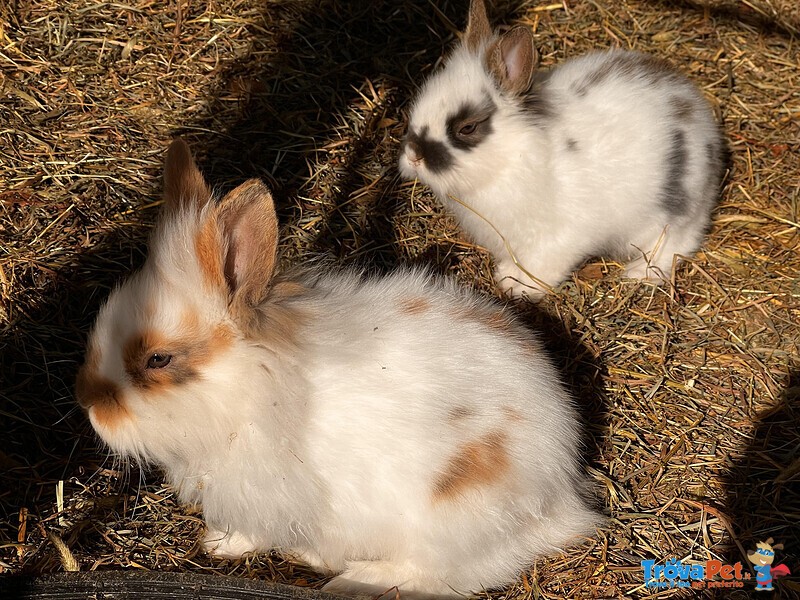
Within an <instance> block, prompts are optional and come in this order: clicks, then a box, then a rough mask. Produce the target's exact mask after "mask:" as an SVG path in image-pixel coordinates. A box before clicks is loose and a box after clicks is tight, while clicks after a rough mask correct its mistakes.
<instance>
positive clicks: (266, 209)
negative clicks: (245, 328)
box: [215, 179, 278, 309]
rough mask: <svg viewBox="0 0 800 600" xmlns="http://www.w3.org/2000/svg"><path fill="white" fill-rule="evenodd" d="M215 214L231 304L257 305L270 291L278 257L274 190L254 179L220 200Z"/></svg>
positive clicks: (241, 305) (232, 306)
mask: <svg viewBox="0 0 800 600" xmlns="http://www.w3.org/2000/svg"><path fill="white" fill-rule="evenodd" d="M215 217H216V223H217V228H218V230H219V232H220V233H221V240H222V265H221V266H222V271H223V273H224V276H225V281H226V283H227V285H228V290H229V292H230V294H231V308H233V309H237V308H241V309H247V308H251V307H254V306H257V305H258V304H259V303H260V302H261V301H262V300H263V299H264V298H265V297H266V295H267V292H268V290H269V284H270V281H271V280H272V275H273V273H274V271H275V262H276V258H277V249H278V218H277V216H276V215H275V204H274V203H273V201H272V194H270V191H269V189H267V186H265V185H264V184H263V183H262V182H261V181H259V180H258V179H250V180H249V181H246V182H244V183H243V184H242V185H240V186H239V187H237V188H236V189H235V190H233V191H232V192H230V193H229V194H227V195H226V196H225V197H224V198H223V199H222V200H221V201H220V203H219V206H218V207H217V208H216V211H215Z"/></svg>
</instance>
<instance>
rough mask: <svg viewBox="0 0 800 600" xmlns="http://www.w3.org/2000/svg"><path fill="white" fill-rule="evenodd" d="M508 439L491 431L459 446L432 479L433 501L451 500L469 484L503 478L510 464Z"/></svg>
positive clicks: (487, 482)
mask: <svg viewBox="0 0 800 600" xmlns="http://www.w3.org/2000/svg"><path fill="white" fill-rule="evenodd" d="M507 441H508V436H507V435H506V434H505V433H503V432H502V431H493V432H490V433H487V434H486V435H485V436H483V437H482V438H481V439H479V440H476V441H474V442H471V443H469V444H465V445H464V446H462V447H461V448H460V450H459V451H458V453H457V454H456V455H455V456H453V457H452V458H451V459H450V461H449V462H448V463H447V467H446V469H445V471H444V472H443V473H442V474H440V475H439V476H438V477H437V478H436V480H435V481H434V484H433V500H434V502H441V501H444V500H454V499H455V498H456V497H457V496H459V495H460V494H462V493H463V492H464V491H466V490H468V489H470V488H473V487H478V486H484V485H490V484H492V483H495V482H497V481H499V480H500V479H502V478H503V476H504V475H505V474H506V473H507V472H508V470H509V468H510V467H511V459H510V458H509V456H508V450H507V448H506V445H507Z"/></svg>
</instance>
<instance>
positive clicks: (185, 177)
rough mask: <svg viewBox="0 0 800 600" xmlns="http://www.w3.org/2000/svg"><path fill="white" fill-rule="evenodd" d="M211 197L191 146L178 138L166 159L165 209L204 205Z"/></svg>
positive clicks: (179, 210) (172, 209) (170, 147)
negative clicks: (190, 148)
mask: <svg viewBox="0 0 800 600" xmlns="http://www.w3.org/2000/svg"><path fill="white" fill-rule="evenodd" d="M210 199H211V190H210V189H209V188H208V185H206V182H205V179H203V174H202V173H200V169H198V168H197V165H196V164H195V162H194V159H193V158H192V153H191V151H190V150H189V146H188V145H187V144H186V142H184V141H183V140H182V139H180V138H177V139H176V140H175V141H173V142H172V144H170V146H169V150H167V157H166V159H165V161H164V200H165V202H166V203H165V205H164V206H165V209H166V210H168V211H174V212H181V211H183V210H186V209H187V208H190V207H192V206H196V207H198V208H199V207H202V206H205V204H206V203H207V202H208V201H209V200H210Z"/></svg>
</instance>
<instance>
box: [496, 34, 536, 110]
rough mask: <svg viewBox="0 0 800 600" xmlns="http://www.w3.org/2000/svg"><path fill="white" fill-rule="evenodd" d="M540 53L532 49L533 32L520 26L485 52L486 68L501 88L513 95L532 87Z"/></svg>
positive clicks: (501, 37) (503, 36)
mask: <svg viewBox="0 0 800 600" xmlns="http://www.w3.org/2000/svg"><path fill="white" fill-rule="evenodd" d="M538 62H539V53H538V52H536V48H534V46H533V32H532V31H531V30H530V29H529V28H528V27H523V26H517V27H513V28H512V29H510V30H508V31H507V32H506V33H504V34H503V35H502V36H500V38H499V39H498V40H497V41H496V42H495V43H493V44H492V45H491V46H490V47H489V48H488V49H487V51H486V65H487V66H488V68H489V72H490V73H491V74H492V75H493V76H494V78H495V79H496V80H497V83H498V85H499V86H500V87H501V88H502V89H503V90H505V91H506V92H509V93H511V94H514V95H518V94H522V93H524V92H526V91H527V90H528V89H529V88H530V87H531V80H532V79H533V71H534V69H535V68H536V65H537V64H538Z"/></svg>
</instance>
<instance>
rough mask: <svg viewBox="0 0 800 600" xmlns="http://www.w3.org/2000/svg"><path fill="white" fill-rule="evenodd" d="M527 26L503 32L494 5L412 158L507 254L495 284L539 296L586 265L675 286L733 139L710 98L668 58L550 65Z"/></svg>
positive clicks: (468, 227)
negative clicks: (594, 260)
mask: <svg viewBox="0 0 800 600" xmlns="http://www.w3.org/2000/svg"><path fill="white" fill-rule="evenodd" d="M538 60H539V58H538V53H537V51H536V49H535V48H534V45H533V34H532V32H531V30H530V29H529V28H527V27H522V26H517V27H513V28H511V29H509V30H507V31H505V32H503V33H500V32H498V31H492V28H491V26H490V25H489V21H488V19H487V14H486V6H485V5H484V2H483V0H472V1H471V4H470V7H469V16H468V24H467V28H466V31H465V33H464V34H463V36H462V37H461V40H460V42H459V43H458V44H457V45H456V47H455V48H454V50H453V52H452V54H450V56H449V58H448V59H447V61H446V63H445V65H444V67H443V68H442V69H441V70H439V71H438V72H436V73H434V74H433V75H432V76H431V77H430V78H429V79H428V80H427V81H426V82H425V83H424V85H423V86H422V87H421V89H420V91H419V93H418V95H417V96H416V98H415V100H414V101H413V103H412V107H411V110H410V116H409V124H408V130H407V133H406V136H405V139H404V140H403V144H402V148H401V151H400V156H399V170H400V172H401V174H402V175H403V176H404V177H405V178H407V179H415V178H416V179H418V180H419V181H421V182H422V183H424V184H426V185H427V186H428V187H429V188H430V189H431V190H432V191H433V192H434V194H436V196H437V197H438V198H439V199H440V200H441V202H442V203H443V204H444V205H445V207H446V208H447V209H449V210H450V211H452V213H453V214H454V216H455V217H456V219H457V221H458V222H459V224H460V226H461V228H462V229H463V230H464V232H465V233H466V234H468V235H469V236H470V237H471V238H473V240H474V241H475V242H477V243H478V244H480V245H482V246H484V247H485V248H486V249H487V250H489V251H490V252H491V253H492V255H493V257H494V259H495V271H494V275H495V280H496V281H497V282H498V284H499V286H500V287H501V289H502V290H504V291H506V292H508V293H510V294H511V295H512V296H514V297H518V296H521V295H523V294H524V295H527V296H528V297H529V298H530V299H531V300H534V301H536V300H539V299H540V298H541V297H542V296H543V295H545V293H547V291H548V290H550V289H551V288H552V287H554V286H557V285H558V284H559V283H561V282H562V281H563V280H564V279H566V278H567V277H568V276H569V274H570V272H571V271H573V270H574V269H575V268H576V267H578V266H579V265H580V264H581V263H582V262H583V261H584V260H586V259H587V258H590V257H592V256H595V255H606V256H610V257H613V258H615V259H619V260H622V261H626V262H627V264H626V266H625V270H624V276H625V277H628V278H635V279H646V280H651V281H653V282H654V283H663V282H664V281H668V280H669V279H670V278H671V271H672V266H673V260H675V259H678V260H680V259H681V257H682V256H690V255H692V254H693V253H694V252H695V251H696V250H697V249H698V248H699V246H700V244H701V243H702V240H703V238H704V236H705V233H706V231H707V230H708V228H709V225H710V220H711V211H712V210H713V208H714V206H715V205H716V201H717V199H718V196H719V193H720V190H721V184H722V180H723V177H724V174H725V171H726V162H727V152H728V151H727V143H726V141H725V138H724V136H723V133H722V129H721V127H720V126H719V125H718V124H717V122H716V120H715V117H714V116H713V114H712V113H713V111H712V109H711V107H710V105H709V103H708V102H707V101H706V99H705V98H704V97H703V95H702V93H701V92H700V91H699V90H698V89H697V87H695V85H694V84H692V83H691V82H690V81H689V80H688V79H687V78H686V77H684V76H683V75H682V74H680V73H678V72H677V71H675V70H674V69H673V68H672V67H670V66H669V65H668V64H667V62H666V61H663V60H661V59H658V58H655V57H653V56H649V55H645V54H641V53H638V52H632V51H623V50H610V51H606V52H594V53H590V54H587V55H584V56H581V57H578V58H574V59H571V60H569V61H567V62H566V63H564V64H563V65H561V66H558V67H555V68H553V69H552V70H549V71H539V70H537V69H536V66H537V64H538Z"/></svg>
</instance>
